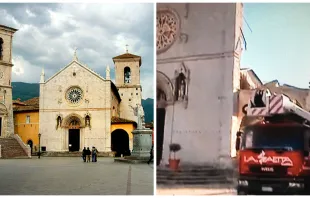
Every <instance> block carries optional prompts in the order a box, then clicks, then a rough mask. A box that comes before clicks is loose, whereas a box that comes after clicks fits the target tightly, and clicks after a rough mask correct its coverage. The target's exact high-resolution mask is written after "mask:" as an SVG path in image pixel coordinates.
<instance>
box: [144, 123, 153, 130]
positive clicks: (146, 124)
mask: <svg viewBox="0 0 310 198" xmlns="http://www.w3.org/2000/svg"><path fill="white" fill-rule="evenodd" d="M145 127H146V128H150V129H153V128H154V123H153V122H150V123H145Z"/></svg>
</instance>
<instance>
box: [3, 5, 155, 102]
mask: <svg viewBox="0 0 310 198" xmlns="http://www.w3.org/2000/svg"><path fill="white" fill-rule="evenodd" d="M153 16H154V11H153V4H133V3H131V4H124V3H122V4H111V3H110V4H47V3H44V4H42V3H41V4H33V3H28V4H4V3H3V4H1V5H0V24H2V25H6V26H10V27H13V28H16V29H18V31H17V32H16V33H15V34H14V38H13V39H14V40H13V64H14V67H13V72H12V81H13V82H28V83H38V82H39V81H40V74H41V71H42V68H44V71H45V78H46V79H48V78H49V77H51V76H52V75H54V74H55V73H56V72H57V71H59V70H60V69H62V68H63V67H65V66H66V65H68V64H69V63H70V62H71V60H72V59H73V54H74V50H75V48H77V56H78V59H79V61H80V62H81V63H83V64H86V65H87V66H88V67H89V68H91V69H92V70H94V71H95V72H97V73H99V74H100V75H101V76H103V77H105V69H106V66H107V65H109V66H110V69H111V78H112V80H114V77H115V72H114V64H113V61H112V58H113V57H115V56H118V55H120V54H124V53H125V52H126V45H128V51H129V53H132V54H136V55H139V56H141V57H142V66H141V68H140V69H141V84H142V87H143V93H142V97H143V98H144V99H146V98H154V96H153V95H154V93H153V78H154V69H153V68H154V50H153V49H154V42H153V41H154V25H153V24H154V23H153V21H154V20H153Z"/></svg>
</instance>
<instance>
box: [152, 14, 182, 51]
mask: <svg viewBox="0 0 310 198" xmlns="http://www.w3.org/2000/svg"><path fill="white" fill-rule="evenodd" d="M179 25H180V23H179V19H178V16H177V14H176V13H174V12H172V11H171V10H167V9H166V10H162V11H159V12H157V17H156V31H157V32H156V48H157V52H159V53H160V52H163V51H165V50H167V49H168V48H169V47H171V45H172V44H173V42H174V41H175V40H176V38H177V36H178V33H179V29H180V28H179Z"/></svg>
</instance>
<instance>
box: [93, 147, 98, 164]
mask: <svg viewBox="0 0 310 198" xmlns="http://www.w3.org/2000/svg"><path fill="white" fill-rule="evenodd" d="M94 152H95V162H97V157H98V150H97V148H96V147H94Z"/></svg>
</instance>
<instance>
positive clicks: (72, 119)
mask: <svg viewBox="0 0 310 198" xmlns="http://www.w3.org/2000/svg"><path fill="white" fill-rule="evenodd" d="M63 127H64V128H69V129H79V128H84V127H85V122H84V119H83V118H82V117H81V116H80V115H78V114H75V113H72V114H70V115H68V116H67V117H65V119H64V122H63Z"/></svg>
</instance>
